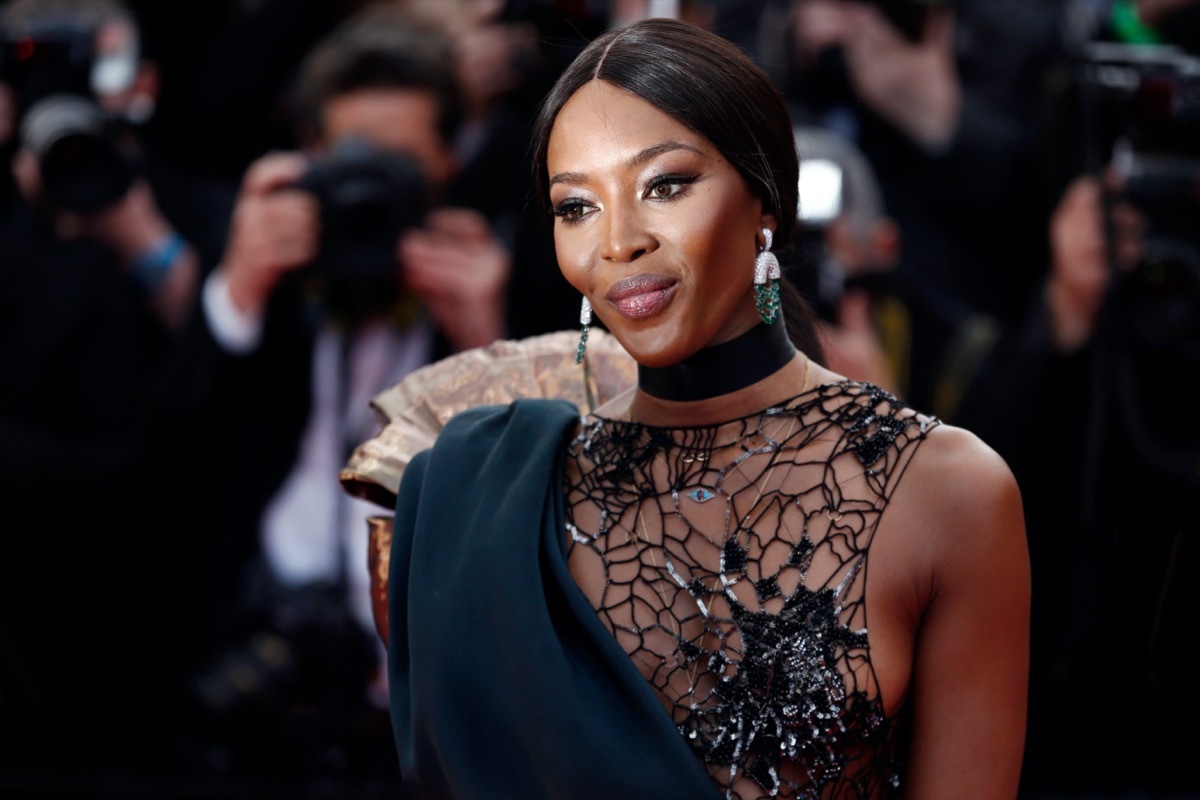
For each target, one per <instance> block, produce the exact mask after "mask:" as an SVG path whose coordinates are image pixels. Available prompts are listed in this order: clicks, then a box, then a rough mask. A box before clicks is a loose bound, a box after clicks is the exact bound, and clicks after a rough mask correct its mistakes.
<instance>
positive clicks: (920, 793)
mask: <svg viewBox="0 0 1200 800" xmlns="http://www.w3.org/2000/svg"><path fill="white" fill-rule="evenodd" d="M912 472H915V473H918V474H910V475H909V476H908V478H906V480H910V481H912V482H913V483H912V485H915V486H918V487H920V489H919V491H918V494H919V495H920V497H919V498H916V497H910V498H909V503H912V502H918V503H919V504H920V507H923V508H924V509H925V510H924V513H923V514H922V513H920V512H919V511H918V509H917V508H916V507H914V508H913V514H914V516H913V517H911V518H913V519H924V520H926V521H932V528H931V529H930V530H929V531H928V532H927V536H926V537H923V538H922V541H924V542H925V548H927V549H926V552H925V553H924V555H925V558H924V561H925V563H927V564H928V565H929V569H930V573H929V575H928V581H927V582H926V585H927V586H928V589H927V591H928V597H927V603H926V605H925V610H924V614H923V616H922V619H921V624H920V628H919V630H918V634H917V642H916V655H915V661H914V671H913V678H912V691H911V698H912V703H913V708H912V712H913V738H912V746H911V750H910V753H909V768H908V777H907V784H908V785H907V789H906V794H907V795H908V796H909V797H914V798H922V799H923V800H941V798H946V800H954V799H955V798H963V797H971V798H975V799H976V800H986V798H1014V797H1016V794H1017V784H1018V781H1019V778H1020V772H1021V759H1022V752H1023V748H1024V742H1025V717H1026V704H1027V689H1028V673H1029V612H1030V572H1029V554H1028V548H1027V544H1026V539H1025V526H1024V518H1023V512H1022V506H1021V498H1020V494H1019V491H1018V488H1017V485H1016V482H1015V480H1014V478H1013V476H1012V473H1011V471H1010V470H1009V468H1008V466H1007V465H1006V464H1005V463H1004V462H1003V460H1001V458H1000V457H999V456H998V455H997V454H996V453H995V452H994V451H993V450H991V449H990V448H989V447H988V446H987V445H985V444H984V443H983V442H982V441H981V440H980V439H979V438H978V437H976V436H975V435H974V434H971V433H969V432H967V431H965V430H963V429H960V428H952V427H949V426H943V427H942V428H941V429H937V430H935V431H934V432H933V433H932V434H931V435H930V440H929V441H927V442H926V449H925V450H923V451H922V452H921V453H919V454H918V457H917V459H915V460H914V463H913V465H912Z"/></svg>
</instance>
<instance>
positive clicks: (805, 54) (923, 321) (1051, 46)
mask: <svg viewBox="0 0 1200 800" xmlns="http://www.w3.org/2000/svg"><path fill="white" fill-rule="evenodd" d="M785 5H786V8H785V9H783V10H782V12H776V13H775V14H773V15H771V17H770V19H767V17H764V22H763V25H762V27H760V35H759V40H760V41H762V42H764V43H766V42H768V41H769V39H768V38H767V35H766V34H767V33H768V32H770V33H772V34H773V36H774V39H775V40H777V41H778V44H777V45H775V48H774V50H773V51H770V52H771V55H772V56H775V58H772V59H771V60H770V61H769V62H768V63H782V64H785V65H786V69H779V72H778V78H777V80H778V82H779V83H780V85H781V87H782V88H783V89H784V90H785V92H786V93H787V95H788V97H789V98H790V99H791V102H792V103H793V104H794V105H795V115H796V117H797V118H798V119H801V120H808V121H810V122H811V123H814V124H818V125H821V126H824V127H828V128H831V129H833V130H836V131H838V132H840V133H842V134H843V135H845V136H847V137H849V138H850V139H851V140H852V141H853V142H854V143H855V144H856V145H857V146H858V147H859V149H861V150H862V151H863V152H864V153H865V154H866V156H867V158H868V159H869V160H870V162H871V164H872V166H873V167H874V169H875V171H876V173H877V175H878V178H879V184H880V187H881V189H882V192H883V198H884V207H885V209H886V211H887V213H888V215H889V216H890V217H891V218H892V219H894V220H895V222H896V224H897V225H898V226H899V229H900V230H901V231H902V232H903V235H904V243H905V246H904V249H903V252H902V253H901V254H900V257H899V261H898V262H897V265H896V270H895V278H896V284H897V286H898V287H900V288H902V290H903V292H904V294H905V295H906V297H907V302H908V305H909V307H910V309H911V312H912V323H913V327H912V334H913V336H912V374H911V376H910V380H909V387H908V389H909V391H908V393H907V395H908V398H909V400H910V401H911V402H913V403H914V404H916V405H919V406H924V407H927V408H930V409H931V410H932V411H933V413H936V414H938V415H939V416H943V417H948V416H949V415H951V414H952V413H953V408H952V407H948V406H947V404H946V403H945V402H943V397H942V396H941V395H942V392H941V389H940V387H939V383H941V382H942V381H943V380H944V377H945V375H946V372H947V370H948V369H949V368H950V362H951V361H953V360H954V359H955V358H958V357H959V356H958V354H959V352H960V351H961V350H962V349H963V347H964V343H967V342H970V341H971V340H972V339H973V338H974V337H976V336H977V335H978V334H979V331H980V330H983V329H984V328H985V326H986V325H987V324H988V323H989V321H991V320H998V321H999V322H1000V324H1005V323H1008V322H1011V321H1013V320H1015V319H1016V318H1018V317H1019V316H1020V313H1021V311H1022V310H1023V308H1024V303H1025V298H1026V297H1027V296H1028V293H1029V292H1030V291H1031V290H1032V287H1033V286H1035V285H1036V283H1037V282H1038V280H1040V278H1041V275H1040V274H1039V273H1038V271H1037V270H1038V268H1039V266H1040V265H1041V264H1042V263H1043V261H1044V258H1043V252H1044V233H1043V227H1044V226H1043V216H1042V214H1043V213H1044V208H1043V207H1042V203H1040V202H1039V200H1038V198H1039V191H1040V186H1039V185H1038V180H1037V171H1036V170H1037V161H1036V159H1037V155H1038V151H1037V149H1036V145H1037V132H1038V122H1039V117H1040V114H1041V104H1042V102H1043V99H1044V88H1043V83H1042V81H1043V78H1044V75H1045V70H1046V67H1047V65H1048V64H1049V63H1052V58H1054V57H1056V56H1057V52H1058V51H1057V48H1058V37H1059V34H1058V18H1057V12H1056V10H1055V8H1054V5H1055V4H1053V3H1046V2H1043V0H1010V2H1005V3H996V2H994V1H993V0H790V1H789V2H787V3H786V4H785ZM764 52H768V51H765V50H764ZM777 69H778V68H777Z"/></svg>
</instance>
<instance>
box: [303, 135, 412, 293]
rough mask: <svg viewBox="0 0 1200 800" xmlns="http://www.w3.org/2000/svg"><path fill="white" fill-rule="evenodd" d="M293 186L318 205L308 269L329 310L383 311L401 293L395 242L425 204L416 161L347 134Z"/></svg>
mask: <svg viewBox="0 0 1200 800" xmlns="http://www.w3.org/2000/svg"><path fill="white" fill-rule="evenodd" d="M296 188H299V189H303V190H305V191H308V192H311V193H312V194H313V195H314V196H315V197H316V198H317V202H318V204H319V206H320V214H321V241H320V245H319V252H318V255H317V258H316V260H315V261H314V262H313V264H312V265H311V266H310V274H311V275H312V276H313V277H315V278H316V279H317V281H318V282H319V283H320V287H321V291H322V293H323V295H324V296H325V299H326V301H327V302H328V303H329V304H330V305H331V306H333V307H334V309H335V310H336V311H340V312H342V313H344V314H350V315H352V316H361V315H364V314H369V313H373V312H378V311H385V310H386V309H387V307H389V306H390V305H392V303H394V302H395V300H396V298H397V296H398V293H399V292H400V289H401V286H400V279H399V277H398V266H397V257H396V247H397V242H398V240H399V238H400V235H401V234H402V233H403V232H404V231H406V230H408V229H410V228H415V227H418V226H419V225H420V224H421V222H422V220H423V219H424V217H425V214H426V213H427V211H428V209H429V201H430V188H429V185H428V182H427V180H426V178H425V175H424V172H423V171H422V169H421V166H420V164H419V163H418V162H417V161H416V159H415V158H413V157H412V156H409V155H407V154H405V153H399V152H394V151H388V150H384V149H381V148H378V147H375V146H373V145H372V144H370V143H369V142H367V141H365V140H363V139H358V138H349V139H346V140H344V141H342V142H339V143H338V144H337V146H335V147H334V148H333V150H332V151H330V153H329V154H328V155H327V156H325V157H323V158H320V159H317V160H315V161H314V162H313V163H312V165H311V166H310V167H309V169H308V170H307V171H306V172H305V174H304V176H303V177H302V178H301V179H300V180H299V182H298V183H297V184H296Z"/></svg>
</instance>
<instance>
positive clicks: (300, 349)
mask: <svg viewBox="0 0 1200 800" xmlns="http://www.w3.org/2000/svg"><path fill="white" fill-rule="evenodd" d="M291 101H292V104H293V107H294V109H295V112H296V120H297V131H298V134H297V138H298V141H300V142H303V143H304V147H303V150H302V151H301V152H274V153H270V154H267V155H265V156H263V157H261V158H260V159H258V160H257V161H255V162H254V163H253V164H252V165H251V166H250V168H249V169H248V170H247V172H246V174H245V177H244V180H243V182H242V186H241V190H240V194H239V197H238V200H237V204H236V207H235V209H234V212H233V217H232V222H231V227H230V235H229V241H228V244H227V246H226V248H225V252H224V255H223V257H222V258H221V261H220V264H219V266H218V267H217V268H216V269H215V270H214V271H213V273H212V274H211V275H210V276H209V277H208V278H207V280H206V282H205V285H204V288H203V310H204V314H203V320H204V326H203V327H204V330H203V331H202V332H201V333H202V337H201V338H202V340H203V341H202V342H201V344H204V345H205V346H204V347H198V348H197V351H198V352H197V359H196V361H195V362H194V363H204V364H206V365H207V366H204V367H202V368H201V369H202V371H204V372H205V373H206V374H207V375H209V380H210V384H209V385H210V387H211V388H212V395H211V396H209V397H208V398H205V399H204V400H203V402H202V403H200V404H198V405H193V409H192V411H193V413H195V414H197V416H196V417H195V419H194V421H193V422H191V423H189V429H190V431H191V435H192V436H193V437H194V438H193V441H194V442H195V444H196V448H197V449H196V450H194V451H192V455H193V456H194V455H195V454H196V453H203V454H204V456H203V457H201V458H199V459H198V460H196V461H195V462H194V463H193V464H192V469H193V470H194V472H195V473H196V474H197V476H198V479H199V480H201V481H203V482H204V484H203V485H204V486H205V487H206V490H207V491H208V492H210V493H211V497H212V498H214V500H213V501H211V502H209V503H208V504H207V505H206V508H204V509H202V510H200V511H199V513H200V515H201V516H202V517H204V518H205V522H203V523H198V521H197V520H193V521H192V524H194V525H196V524H200V525H201V526H202V527H205V528H207V529H209V530H210V531H211V530H213V529H215V530H218V531H219V532H220V534H221V535H222V536H223V537H227V538H228V540H229V542H230V548H231V555H233V556H234V557H233V558H232V559H231V560H232V562H233V563H237V564H241V565H244V570H243V573H242V574H239V575H232V576H230V580H231V581H232V582H233V583H232V587H236V588H234V591H233V592H230V593H229V594H228V595H227V597H226V603H227V604H228V602H229V597H230V596H234V597H235V598H236V599H235V604H234V606H233V607H232V608H229V609H228V611H229V613H230V614H231V619H232V621H231V624H230V625H229V626H228V628H227V630H226V633H227V636H226V638H225V642H224V644H223V646H222V647H221V648H219V649H218V651H217V652H214V653H212V654H211V655H210V658H209V659H207V661H206V663H205V664H204V665H203V668H202V669H200V670H198V672H197V675H196V678H195V681H194V684H193V691H194V694H195V698H196V702H197V706H198V708H199V709H200V711H201V713H202V715H203V716H204V717H205V719H207V720H208V724H211V725H213V726H214V728H215V730H216V731H217V735H218V736H219V737H224V739H225V744H224V745H223V746H224V747H226V748H227V751H228V753H229V756H228V757H229V758H230V759H231V763H232V764H233V768H234V769H251V770H255V769H269V770H272V771H278V773H279V774H282V775H290V776H301V775H309V774H313V773H324V774H332V773H339V774H342V773H346V772H354V770H355V769H362V770H367V771H370V770H372V769H373V768H375V767H380V766H381V765H382V773H383V774H384V775H385V776H391V775H393V774H394V766H393V765H392V760H393V759H394V751H393V749H392V746H391V743H390V734H389V730H390V729H389V728H388V727H387V713H386V700H385V698H386V687H384V686H383V685H382V684H381V683H380V679H379V678H378V677H377V676H378V674H379V671H378V667H379V664H380V660H381V658H382V655H383V653H382V648H381V644H380V642H379V640H378V635H377V634H376V633H375V627H374V623H373V619H372V616H371V607H370V596H369V575H368V572H367V562H366V553H367V545H366V541H367V523H366V518H367V516H368V515H370V514H374V513H375V512H376V510H377V509H376V508H375V507H373V506H370V505H369V504H367V503H365V502H363V501H359V500H356V499H353V498H349V497H348V496H347V495H346V494H345V492H344V491H342V489H341V487H340V485H339V483H338V472H339V470H340V468H341V466H342V465H343V464H344V463H345V461H346V459H347V458H348V456H349V454H350V451H351V448H352V447H353V446H354V445H355V444H357V443H358V442H361V441H364V437H368V436H370V435H373V434H374V432H375V430H376V426H377V425H378V421H377V420H376V419H375V417H374V416H373V413H372V410H371V408H370V406H369V401H370V399H371V398H372V397H373V396H374V395H375V394H376V393H377V392H379V391H382V390H383V389H384V388H386V387H388V386H390V385H392V384H393V383H395V382H396V381H398V380H399V379H400V378H401V377H402V376H404V375H405V374H407V373H408V372H410V371H412V370H414V369H416V368H418V367H420V366H423V365H425V364H427V363H429V362H430V361H432V360H434V359H436V358H438V357H441V356H444V355H447V354H449V353H451V352H455V351H458V350H463V349H466V348H471V347H476V346H482V345H486V344H488V343H490V342H492V341H494V340H496V339H498V338H502V337H503V336H504V335H505V333H506V331H505V327H504V319H505V304H504V296H505V289H506V283H507V279H508V275H509V271H510V265H509V261H510V259H509V255H508V252H507V250H506V249H505V247H504V246H503V245H502V243H501V242H500V241H499V239H498V238H497V237H496V236H495V235H494V234H493V231H492V227H491V224H490V222H489V220H488V218H487V217H486V216H485V215H484V214H483V213H481V212H479V211H477V210H474V209H472V208H468V207H459V206H456V205H455V204H454V203H455V177H456V171H457V164H456V161H455V158H454V153H453V144H454V141H455V136H456V134H457V132H458V128H459V125H460V120H461V100H460V93H459V88H458V85H457V83H456V79H455V62H454V53H453V47H452V44H451V41H450V39H449V38H448V37H447V35H446V34H445V33H444V32H443V31H442V29H441V28H439V27H436V26H434V25H432V24H431V23H427V22H418V21H417V20H416V19H415V18H413V17H412V16H410V15H409V14H407V13H406V12H405V11H404V9H402V8H399V7H398V6H396V5H395V4H379V5H375V6H371V7H368V8H367V9H365V10H363V11H362V12H360V13H358V14H356V15H354V16H352V17H351V18H350V19H348V20H347V21H346V22H345V23H343V24H342V25H341V26H339V27H338V28H336V29H334V30H333V31H332V32H331V33H330V34H328V36H327V37H325V39H323V40H322V41H321V42H320V43H318V45H317V46H316V47H315V48H314V50H313V51H312V52H311V53H310V54H309V56H308V57H307V58H306V60H305V62H304V64H303V66H302V69H301V71H300V73H299V76H298V79H297V83H296V86H295V90H294V92H293V93H292V95H291ZM205 348H207V351H205ZM191 402H193V403H194V404H195V403H196V399H195V398H192V401H191ZM232 587H230V586H227V587H226V588H227V589H229V588H232ZM246 674H250V675H252V676H253V680H252V681H249V682H247V681H245V680H243V679H242V678H243V676H244V675H246ZM380 726H382V727H380ZM347 764H349V766H347Z"/></svg>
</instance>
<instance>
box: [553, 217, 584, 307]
mask: <svg viewBox="0 0 1200 800" xmlns="http://www.w3.org/2000/svg"><path fill="white" fill-rule="evenodd" d="M583 251H584V248H583V247H582V246H581V243H580V242H579V241H578V238H577V237H572V236H571V235H570V233H569V232H566V231H564V230H563V228H562V224H561V223H559V222H558V221H557V220H556V221H555V222H554V255H555V258H557V259H558V269H559V272H561V273H562V274H563V277H564V278H566V279H567V283H569V284H571V285H572V286H574V287H575V288H576V289H578V290H579V291H580V292H582V293H584V294H586V293H587V291H588V288H589V286H588V269H587V263H586V258H585V256H584V252H583Z"/></svg>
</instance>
